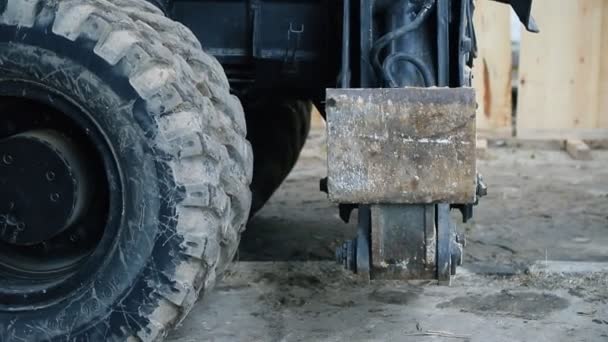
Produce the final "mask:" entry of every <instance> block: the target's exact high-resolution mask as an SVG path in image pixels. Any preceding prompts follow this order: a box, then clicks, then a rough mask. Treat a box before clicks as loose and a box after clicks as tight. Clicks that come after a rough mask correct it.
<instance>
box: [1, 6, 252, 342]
mask: <svg viewBox="0 0 608 342" xmlns="http://www.w3.org/2000/svg"><path fill="white" fill-rule="evenodd" d="M0 13H1V14H0V95H5V96H21V95H19V94H23V95H24V96H28V94H29V93H27V92H25V91H24V90H25V89H29V88H30V87H34V88H36V89H38V90H39V92H43V93H45V94H46V96H47V98H48V99H51V100H52V99H62V101H65V102H67V103H69V104H70V106H73V107H74V108H78V110H80V111H82V112H83V113H87V115H88V116H89V119H90V120H91V121H92V122H93V123H94V124H95V125H96V127H98V128H99V130H100V131H101V132H102V133H103V136H105V140H106V143H107V145H108V150H110V151H111V152H112V155H113V156H114V161H115V166H116V169H117V170H118V172H117V174H118V175H119V177H117V179H111V180H110V183H111V185H112V186H114V188H112V189H113V190H116V189H121V191H120V194H121V200H122V204H123V206H122V213H121V217H120V220H118V221H117V222H119V223H118V224H117V226H115V227H113V229H110V230H109V231H111V232H112V233H111V234H110V233H109V231H108V230H107V231H106V232H105V233H104V235H103V238H102V241H101V242H100V243H99V245H98V247H97V249H95V250H94V251H93V252H92V253H91V256H90V257H91V258H93V256H95V257H102V258H98V260H101V261H100V262H98V263H95V264H93V263H89V261H85V262H84V264H83V265H82V266H81V267H85V268H88V269H89V272H86V273H87V274H88V276H87V277H83V276H82V274H81V272H80V271H75V272H73V273H70V274H69V275H65V276H64V277H62V278H61V279H57V281H58V282H64V281H66V282H67V281H70V282H72V283H74V282H76V283H78V286H75V287H74V288H73V290H72V291H69V292H68V293H64V294H63V295H61V296H54V297H53V296H51V293H49V294H48V296H46V297H45V296H42V297H40V298H38V299H37V300H36V301H32V302H30V303H26V304H27V305H17V304H15V303H16V302H12V299H11V300H8V299H9V298H8V297H6V298H2V296H4V294H3V293H5V292H6V291H5V292H1V291H0V341H12V340H29V341H32V340H34V341H37V340H45V341H46V340H51V341H55V340H57V341H64V340H70V341H72V340H78V341H81V340H82V341H85V340H86V341H107V340H112V341H114V340H117V341H123V340H127V339H134V340H145V341H149V340H158V339H162V338H163V337H164V336H165V335H166V334H167V332H168V330H169V329H170V328H172V327H173V326H175V324H177V323H178V322H179V321H180V320H181V319H183V318H184V316H185V315H186V314H187V313H188V311H189V310H190V309H191V307H192V305H193V304H194V302H195V301H196V299H197V297H198V294H199V292H200V293H201V294H202V293H204V292H206V291H208V290H209V289H210V288H211V287H212V286H213V284H214V281H215V279H216V276H217V275H218V274H219V273H220V272H221V271H222V270H223V269H224V268H225V266H226V264H227V263H228V262H229V261H230V260H231V259H232V257H233V255H234V253H235V251H236V248H237V245H238V241H239V238H240V233H241V231H242V230H243V229H244V227H245V223H246V221H247V218H248V216H249V209H250V202H251V194H250V191H249V184H250V182H251V177H252V167H253V161H252V152H251V148H250V145H249V143H248V142H247V141H246V140H245V134H246V128H245V121H244V116H243V109H242V107H241V105H240V103H239V101H238V100H237V99H236V98H235V97H234V96H232V95H231V94H230V93H229V89H228V81H227V80H226V77H225V75H224V73H223V70H222V68H221V66H220V65H219V63H218V62H217V61H216V60H215V59H214V58H213V57H210V56H209V55H206V54H205V53H203V52H202V51H201V50H200V44H199V43H198V41H197V40H196V38H195V37H194V36H193V35H192V33H191V32H190V31H189V30H188V29H187V28H185V27H184V26H182V25H180V24H178V23H175V22H173V21H171V20H169V19H167V18H165V17H163V16H162V14H161V13H160V12H159V11H157V10H156V9H155V8H154V7H152V6H150V5H149V4H148V3H147V2H145V1H144V0H62V1H53V0H8V1H0ZM176 37H178V38H179V39H176ZM52 102H53V101H50V104H49V105H51V106H52ZM2 120H3V119H2V116H0V123H1V122H2ZM0 138H2V137H0ZM93 271H94V272H93ZM0 272H1V271H0ZM75 277H76V278H75ZM78 277H80V278H78ZM9 278H10V277H5V274H2V275H0V289H1V288H2V287H5V288H7V287H10V286H11V285H10V284H9V282H10V279H9ZM7 296H8V295H7ZM22 299H23V298H22ZM11 303H12V304H11Z"/></svg>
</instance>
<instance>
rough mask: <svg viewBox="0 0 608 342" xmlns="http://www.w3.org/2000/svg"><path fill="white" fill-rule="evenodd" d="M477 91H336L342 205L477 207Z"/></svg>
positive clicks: (336, 195)
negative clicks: (452, 204)
mask: <svg viewBox="0 0 608 342" xmlns="http://www.w3.org/2000/svg"><path fill="white" fill-rule="evenodd" d="M475 107H476V103H475V93H474V90H473V89H472V88H396V89H328V90H327V104H326V109H327V130H328V192H329V198H330V199H331V200H332V201H335V202H340V203H436V202H446V203H472V202H474V201H475V190H476V165H475V142H476V134H475Z"/></svg>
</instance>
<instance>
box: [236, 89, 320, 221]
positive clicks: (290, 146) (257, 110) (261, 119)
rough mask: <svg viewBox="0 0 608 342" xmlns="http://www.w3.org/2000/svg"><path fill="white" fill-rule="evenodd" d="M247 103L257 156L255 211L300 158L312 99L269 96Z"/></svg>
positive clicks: (255, 165) (248, 120) (307, 130)
mask: <svg viewBox="0 0 608 342" xmlns="http://www.w3.org/2000/svg"><path fill="white" fill-rule="evenodd" d="M244 105H245V118H246V120H247V132H248V133H247V139H248V140H249V141H250V142H251V146H252V147H253V156H254V166H253V181H252V183H251V191H252V193H253V201H252V205H251V215H253V214H255V213H256V212H257V211H259V210H260V209H261V208H262V207H263V206H264V204H265V203H266V202H267V201H268V200H269V199H270V196H272V194H273V193H274V192H275V191H276V190H277V189H278V188H279V186H280V185H281V183H283V181H284V180H285V178H286V177H287V175H288V174H289V172H290V171H291V170H292V169H293V167H294V165H295V164H296V162H297V161H298V157H299V156H300V152H301V151H302V148H303V147H304V144H305V143H306V138H307V137H308V133H309V131H310V115H311V110H312V103H311V102H310V101H304V100H296V99H288V98H283V99H276V98H272V97H269V96H267V97H263V100H261V101H256V102H255V103H247V102H245V104H244Z"/></svg>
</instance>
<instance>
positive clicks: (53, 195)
mask: <svg viewBox="0 0 608 342" xmlns="http://www.w3.org/2000/svg"><path fill="white" fill-rule="evenodd" d="M50 198H51V201H53V202H57V201H58V200H59V194H58V193H56V192H55V193H52V194H51V196H50Z"/></svg>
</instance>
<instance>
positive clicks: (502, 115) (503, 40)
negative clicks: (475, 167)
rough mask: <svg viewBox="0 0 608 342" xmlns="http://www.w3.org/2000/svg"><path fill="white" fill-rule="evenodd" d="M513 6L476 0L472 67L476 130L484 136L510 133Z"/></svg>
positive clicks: (508, 134) (507, 134)
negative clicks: (475, 48)
mask: <svg viewBox="0 0 608 342" xmlns="http://www.w3.org/2000/svg"><path fill="white" fill-rule="evenodd" d="M510 11H511V9H510V7H509V6H506V5H504V4H499V3H496V2H493V1H485V0H484V1H477V2H476V8H475V30H476V33H477V40H478V41H477V45H478V54H477V59H476V60H475V65H474V68H473V86H474V87H475V89H476V91H477V103H478V108H477V130H478V133H479V134H480V135H482V136H492V137H496V136H511V130H512V129H511V121H512V119H511V116H512V105H511V80H512V78H511V70H512V60H511V29H510V28H511V25H510V23H511V12H510Z"/></svg>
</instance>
